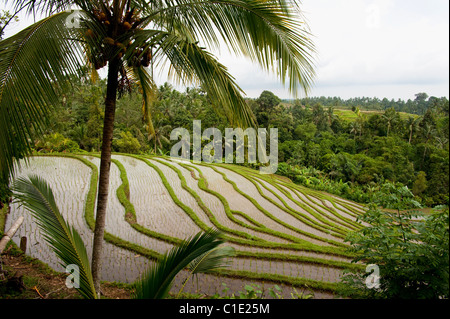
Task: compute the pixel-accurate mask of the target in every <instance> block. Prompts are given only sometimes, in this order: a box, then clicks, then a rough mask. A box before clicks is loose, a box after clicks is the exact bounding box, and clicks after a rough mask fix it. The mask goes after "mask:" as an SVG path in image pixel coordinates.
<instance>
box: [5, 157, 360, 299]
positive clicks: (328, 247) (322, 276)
mask: <svg viewBox="0 0 450 319" xmlns="http://www.w3.org/2000/svg"><path fill="white" fill-rule="evenodd" d="M76 157H77V156H75V157H60V156H58V157H56V156H36V157H32V158H31V159H30V160H29V162H28V163H27V165H26V164H25V163H22V165H21V166H20V169H19V173H18V176H27V175H31V174H35V175H39V176H41V177H42V178H44V179H45V180H46V181H47V182H48V183H49V184H50V186H51V187H52V189H53V192H54V195H55V199H56V202H57V205H58V206H59V209H60V211H61V213H62V215H63V216H64V218H65V219H66V221H67V222H68V224H70V225H72V226H74V227H75V228H76V229H77V231H78V232H79V233H80V235H81V237H82V239H83V241H84V242H85V245H86V248H87V251H88V255H89V256H90V254H91V251H92V241H93V232H92V230H91V229H90V227H89V226H88V224H87V222H86V215H85V214H86V211H85V203H86V199H87V196H88V193H89V188H90V180H91V177H92V174H93V172H92V168H91V167H90V166H88V165H86V164H85V163H83V161H81V160H80V159H78V158H76ZM79 157H80V158H83V159H85V160H87V161H89V162H91V163H92V164H94V165H95V166H96V167H97V170H98V167H99V165H100V159H99V158H98V157H97V156H90V155H83V156H81V155H79ZM113 159H114V160H117V161H118V162H119V163H120V164H121V165H122V166H123V170H124V172H122V174H126V177H127V179H128V182H129V198H128V199H129V201H130V203H131V204H132V205H133V207H134V210H135V213H136V216H135V221H134V222H133V223H135V224H132V223H131V222H130V221H129V220H127V219H126V218H125V213H126V212H125V207H124V206H123V205H122V204H121V202H120V201H119V199H118V197H117V194H116V191H117V189H118V188H119V187H120V186H121V185H122V183H123V180H122V178H121V171H120V169H119V167H118V166H117V165H116V164H115V163H112V165H111V176H110V192H109V194H110V195H109V198H108V211H107V217H106V232H107V233H109V234H111V235H113V236H115V237H117V238H120V240H123V241H124V242H127V243H132V244H134V245H136V246H138V247H142V248H145V249H148V250H151V251H154V252H156V253H158V254H164V253H165V252H167V251H168V250H169V249H170V248H172V247H173V244H174V242H176V240H179V239H186V238H187V237H190V236H192V235H194V234H196V233H197V232H199V231H200V230H201V229H202V227H203V228H204V227H216V228H220V229H221V230H222V231H223V232H224V234H225V235H226V236H227V239H228V243H227V244H228V245H230V246H232V247H234V248H235V250H236V256H235V257H233V258H231V259H230V265H229V267H228V268H227V270H229V273H228V274H227V275H221V276H219V275H217V274H208V275H206V274H200V275H198V277H197V278H196V279H195V280H190V281H189V282H188V284H187V285H186V287H185V288H184V291H185V292H199V293H203V294H215V293H221V292H222V289H223V285H222V283H225V284H226V285H227V286H228V287H229V288H230V291H232V292H237V291H242V290H243V289H244V286H245V285H246V284H251V283H256V284H259V285H261V286H262V287H264V288H265V291H267V290H268V289H269V288H271V287H273V286H274V285H275V284H278V285H279V286H281V287H282V288H283V293H284V295H285V297H286V298H288V297H290V292H291V291H292V287H293V283H295V285H297V289H299V288H298V286H299V285H300V286H301V283H304V282H308V286H309V287H310V289H311V290H312V291H314V293H315V297H316V298H331V297H333V295H332V289H327V288H323V287H322V286H321V285H320V283H327V284H331V285H333V284H334V283H336V282H338V281H339V278H340V276H341V275H342V272H343V270H344V268H345V267H346V266H347V265H350V264H349V261H350V259H349V257H348V256H347V255H346V254H345V253H344V248H345V243H344V240H343V238H344V237H345V234H346V233H348V232H349V231H352V230H354V229H357V228H358V227H360V226H359V225H358V224H357V223H356V222H355V221H356V217H357V216H358V215H359V214H361V213H362V212H363V211H364V207H362V206H360V205H358V204H355V203H353V202H350V201H348V200H343V199H340V198H338V197H336V196H331V195H328V194H324V193H321V192H317V191H313V190H309V189H306V188H303V187H300V186H298V185H294V184H292V183H289V182H286V180H284V179H279V178H276V177H274V176H268V175H259V174H258V173H257V172H256V171H250V170H249V169H244V168H240V167H237V166H232V165H229V166H226V165H204V164H193V163H190V162H177V161H172V160H171V159H170V158H159V157H149V158H137V157H132V156H125V155H116V154H114V155H113ZM163 179H164V180H163ZM94 211H95V210H94ZM19 216H24V218H25V220H24V222H23V224H22V226H21V227H20V228H19V230H18V231H17V233H16V234H15V236H14V237H13V240H14V242H16V243H17V244H19V242H20V238H21V237H23V236H25V237H27V242H28V244H27V251H26V254H27V255H30V256H32V257H35V258H38V259H39V260H42V261H43V262H45V263H47V264H48V265H49V266H50V267H52V268H53V269H55V270H57V271H60V272H63V271H64V269H63V268H62V266H61V265H59V261H58V259H57V258H56V256H55V254H54V253H53V252H52V251H51V249H50V248H49V246H48V244H47V243H46V242H45V239H44V238H43V236H42V235H41V233H40V230H39V229H38V227H37V224H36V221H35V220H34V219H33V217H32V216H31V214H30V213H29V212H27V211H25V209H24V208H23V207H19V206H18V205H17V204H12V206H11V211H10V214H9V215H8V216H7V220H6V226H5V229H8V228H9V227H10V226H11V224H12V223H14V221H15V220H16V219H17V218H18V217H19ZM136 225H138V226H139V227H140V228H138V227H136ZM142 229H144V230H149V231H151V232H150V233H151V234H155V233H156V234H161V235H163V238H169V239H168V240H167V239H166V240H162V239H158V236H152V235H150V234H149V232H145V231H142ZM164 236H165V237H164ZM159 238H161V237H159ZM171 239H173V240H171ZM153 262H155V261H153V260H151V259H149V258H147V257H144V256H141V255H140V254H139V253H138V252H137V251H133V249H128V250H127V249H123V248H121V247H118V246H116V245H114V244H112V243H110V242H108V241H106V242H105V245H104V251H103V259H102V264H103V267H102V278H101V279H102V280H104V281H116V282H124V283H132V282H134V281H135V280H137V279H138V278H139V277H140V276H141V275H142V274H143V273H144V271H145V270H146V269H147V268H148V267H149V266H150V265H151V264H152V263H153ZM249 274H250V275H249ZM186 275H187V273H186V272H182V273H181V274H180V275H179V276H178V277H177V278H176V281H175V284H174V286H173V288H172V292H174V293H176V292H178V290H179V289H180V287H181V285H182V282H183V280H184V278H185V277H186ZM250 277H251V278H250ZM280 278H281V279H280ZM280 280H281V281H280ZM302 280H303V281H302Z"/></svg>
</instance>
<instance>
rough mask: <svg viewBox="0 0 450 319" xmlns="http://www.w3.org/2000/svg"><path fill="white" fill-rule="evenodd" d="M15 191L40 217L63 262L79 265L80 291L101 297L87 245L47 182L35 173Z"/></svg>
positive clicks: (22, 179) (18, 182)
mask: <svg viewBox="0 0 450 319" xmlns="http://www.w3.org/2000/svg"><path fill="white" fill-rule="evenodd" d="M13 192H14V197H15V199H16V201H17V202H19V203H20V204H22V205H23V206H24V207H25V208H27V209H28V210H29V211H30V212H31V214H32V215H33V216H34V217H35V218H36V219H37V221H38V225H39V227H40V228H41V230H42V231H43V232H44V238H45V240H46V241H47V242H48V243H49V244H50V246H51V247H52V249H53V251H54V252H55V253H56V255H57V256H58V257H59V259H60V260H61V265H62V266H63V267H67V266H68V265H72V264H74V265H77V266H78V268H79V288H76V289H77V290H78V292H79V293H80V294H81V295H82V296H83V297H85V298H90V299H95V298H97V294H96V293H95V289H94V284H93V280H92V274H91V269H90V265H89V258H88V255H87V252H86V247H85V244H84V243H83V240H82V239H81V237H80V235H79V234H78V232H77V231H76V230H75V228H73V227H70V226H69V225H68V224H67V223H66V222H65V220H64V218H63V216H62V215H61V213H60V211H59V209H58V206H57V205H56V202H55V198H54V195H53V191H52V189H51V188H50V186H49V185H48V184H47V182H46V181H45V180H44V179H42V178H40V177H38V176H35V175H32V176H29V177H28V179H27V178H24V177H20V178H18V179H17V180H16V181H15V182H14V185H13Z"/></svg>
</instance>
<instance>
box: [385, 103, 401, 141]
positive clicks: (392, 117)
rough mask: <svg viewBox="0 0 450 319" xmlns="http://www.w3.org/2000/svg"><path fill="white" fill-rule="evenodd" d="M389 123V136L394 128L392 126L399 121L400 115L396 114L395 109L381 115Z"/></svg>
mask: <svg viewBox="0 0 450 319" xmlns="http://www.w3.org/2000/svg"><path fill="white" fill-rule="evenodd" d="M381 116H382V117H383V118H384V119H385V120H386V122H387V134H386V136H389V132H390V130H391V128H392V125H393V124H394V123H395V122H396V121H397V118H398V114H397V113H396V112H395V109H394V108H393V107H391V108H389V109H387V110H386V111H385V112H384V114H382V115H381Z"/></svg>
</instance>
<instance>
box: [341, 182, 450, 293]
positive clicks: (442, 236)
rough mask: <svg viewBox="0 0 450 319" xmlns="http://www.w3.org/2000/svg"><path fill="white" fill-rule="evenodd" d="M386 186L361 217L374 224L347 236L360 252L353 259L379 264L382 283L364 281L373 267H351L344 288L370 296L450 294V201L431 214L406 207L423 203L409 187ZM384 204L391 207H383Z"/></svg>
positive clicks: (352, 251) (414, 206) (354, 251)
mask: <svg viewBox="0 0 450 319" xmlns="http://www.w3.org/2000/svg"><path fill="white" fill-rule="evenodd" d="M382 190H383V192H380V193H379V194H378V196H377V197H376V198H378V200H377V202H374V203H370V204H369V210H368V211H367V212H366V213H365V214H364V215H362V216H361V217H360V218H359V219H360V220H361V221H364V222H366V223H369V224H370V225H371V226H370V227H365V228H363V229H361V230H359V231H356V232H353V233H351V234H349V236H348V237H347V240H348V241H349V242H350V244H351V246H350V249H349V252H351V253H354V254H356V256H357V257H356V258H355V259H354V260H353V262H359V261H362V262H364V263H366V264H373V265H376V266H377V267H378V269H379V286H378V287H375V288H369V287H370V286H369V287H368V285H365V284H364V281H363V280H367V279H368V276H370V275H371V273H366V274H363V273H357V272H348V273H347V274H345V275H344V276H343V279H342V282H341V288H340V290H339V293H340V294H341V295H344V296H345V295H352V296H360V297H364V298H407V299H423V298H426V299H432V298H448V296H449V214H448V207H445V208H443V207H441V209H440V210H436V211H434V212H433V213H432V214H431V215H429V216H424V215H423V214H421V213H419V212H414V211H411V210H409V211H406V212H405V211H404V210H405V209H414V208H418V207H419V204H418V203H417V202H416V201H415V200H414V195H413V194H412V193H411V191H409V189H408V188H407V187H399V186H394V185H392V184H385V185H383V189H382ZM379 205H383V206H384V207H385V208H389V209H391V210H389V211H382V210H381V209H380V208H379ZM414 217H420V218H419V219H417V218H414ZM372 278H373V277H372Z"/></svg>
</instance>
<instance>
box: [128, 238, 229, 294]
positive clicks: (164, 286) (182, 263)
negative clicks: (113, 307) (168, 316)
mask: <svg viewBox="0 0 450 319" xmlns="http://www.w3.org/2000/svg"><path fill="white" fill-rule="evenodd" d="M223 243H224V241H223V240H222V239H221V233H220V232H218V231H217V230H212V229H211V230H209V231H207V232H204V233H202V232H199V233H198V234H196V235H194V236H193V237H191V238H189V239H186V240H184V241H183V242H182V243H181V244H180V245H179V246H176V247H174V248H172V249H171V250H170V251H169V252H168V253H166V254H165V255H164V256H163V257H162V258H161V259H160V260H159V261H158V262H157V263H155V264H154V265H152V266H150V267H149V269H148V270H147V271H146V273H145V274H144V275H143V277H142V278H141V279H140V280H139V281H137V283H136V292H135V295H134V297H135V298H137V299H162V298H165V297H167V295H168V293H169V291H170V288H171V287H172V283H173V280H174V278H175V276H176V275H177V274H178V273H179V272H180V271H181V270H183V269H184V268H186V267H188V266H189V265H190V264H191V263H192V262H193V261H194V260H196V259H197V258H199V257H201V256H204V255H205V254H207V253H208V252H209V251H211V250H214V249H216V248H217V247H218V246H220V245H221V244H223ZM202 269H207V268H206V266H205V265H203V266H202Z"/></svg>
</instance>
